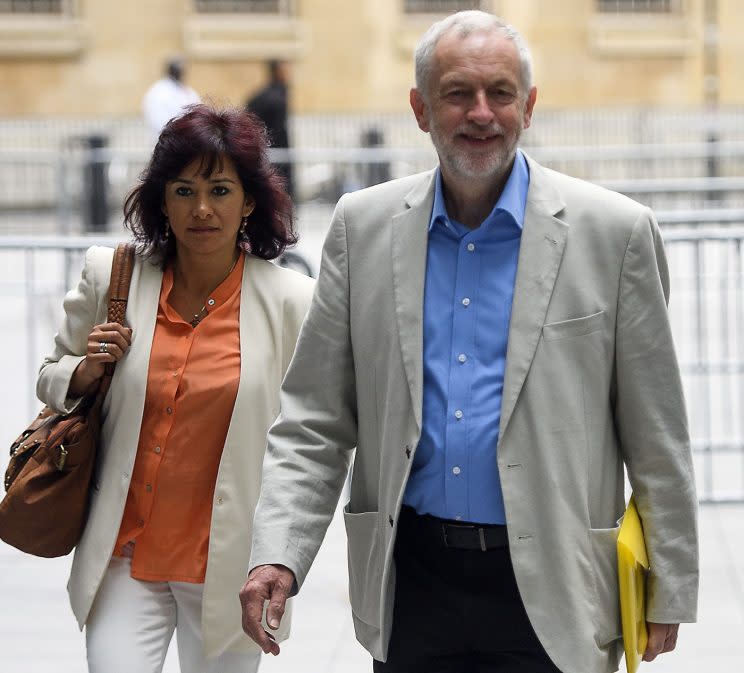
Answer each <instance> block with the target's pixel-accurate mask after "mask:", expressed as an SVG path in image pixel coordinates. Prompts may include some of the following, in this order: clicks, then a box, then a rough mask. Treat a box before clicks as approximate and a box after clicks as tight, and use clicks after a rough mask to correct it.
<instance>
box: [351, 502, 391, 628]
mask: <svg viewBox="0 0 744 673" xmlns="http://www.w3.org/2000/svg"><path fill="white" fill-rule="evenodd" d="M378 519H379V513H378V512H361V513H358V514H355V513H352V512H350V511H349V505H348V504H347V505H346V506H345V507H344V525H345V526H346V536H347V538H348V540H349V548H348V561H349V599H350V600H351V610H352V612H353V613H354V614H355V615H356V617H357V618H359V619H361V620H362V621H363V622H365V623H367V624H369V625H371V626H376V627H379V624H380V593H381V591H382V586H381V578H382V562H381V560H380V544H379V540H378V526H377V522H378Z"/></svg>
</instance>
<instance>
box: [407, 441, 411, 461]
mask: <svg viewBox="0 0 744 673" xmlns="http://www.w3.org/2000/svg"><path fill="white" fill-rule="evenodd" d="M406 458H408V459H410V458H411V445H410V444H406Z"/></svg>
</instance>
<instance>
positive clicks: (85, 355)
mask: <svg viewBox="0 0 744 673" xmlns="http://www.w3.org/2000/svg"><path fill="white" fill-rule="evenodd" d="M124 209H125V221H126V223H127V225H128V226H129V227H130V228H131V230H132V232H133V235H134V239H135V241H136V242H137V244H138V246H137V255H136V261H135V266H134V272H133V275H132V284H131V290H130V293H129V303H128V306H127V311H126V323H127V326H125V327H123V326H121V325H118V324H113V323H104V322H103V321H104V320H105V317H106V304H107V292H108V282H109V274H110V269H111V262H112V257H113V250H111V249H109V248H101V247H93V248H91V249H90V250H88V252H87V254H86V257H85V267H84V269H83V274H82V279H81V280H80V283H79V285H78V286H77V288H75V289H73V290H72V291H70V292H69V293H68V295H67V297H66V298H65V301H64V309H65V317H64V320H63V322H62V325H61V327H60V329H59V332H58V333H57V335H56V337H55V346H54V350H53V351H52V354H51V355H49V356H48V357H47V358H46V359H45V360H44V364H43V365H42V367H41V371H40V374H39V380H38V386H37V391H38V395H39V398H40V399H42V400H43V401H44V402H46V403H47V404H49V405H50V406H52V407H53V408H55V409H57V410H59V411H70V410H71V409H73V408H74V407H75V406H76V405H77V404H78V403H79V402H80V400H81V398H82V397H83V396H85V395H90V394H92V393H93V392H94V391H95V389H96V387H97V386H98V384H99V381H100V378H101V377H102V375H103V373H104V366H105V364H106V363H107V362H117V366H116V370H115V375H114V378H113V381H112V384H111V388H110V390H109V392H108V395H107V398H106V401H105V403H104V406H103V419H102V432H101V445H100V448H99V456H98V460H99V465H98V471H97V476H96V477H95V485H94V489H93V492H92V495H91V505H90V515H89V518H88V522H87V526H86V529H85V532H84V534H83V536H82V538H81V540H80V543H79V544H78V546H77V548H76V550H75V556H74V559H73V563H72V572H71V576H70V581H69V585H68V590H69V594H70V600H71V603H72V608H73V612H74V613H75V616H76V618H77V620H78V623H79V625H80V627H81V628H83V627H85V633H86V645H87V656H88V667H89V671H91V673H133V672H136V673H157V672H159V671H160V670H161V669H162V666H163V662H164V659H165V656H166V651H167V649H168V646H169V642H170V641H171V638H172V635H173V632H174V630H175V632H176V634H177V640H178V654H179V660H180V665H181V671H183V672H184V673H209V672H211V673H250V672H253V671H256V670H257V669H258V665H259V659H260V655H261V651H260V648H259V647H258V646H257V645H256V644H255V643H253V641H251V640H250V639H249V638H248V637H246V636H245V634H244V633H243V632H242V629H241V618H240V606H239V604H238V601H237V600H236V598H235V593H236V591H237V590H238V589H239V587H240V586H241V585H242V583H243V581H244V580H245V575H246V572H247V570H248V555H249V552H250V539H251V516H250V514H251V513H252V512H253V509H254V507H255V503H256V500H257V498H258V492H259V481H260V469H261V460H262V456H263V452H264V447H265V439H266V431H267V429H268V427H269V425H270V424H271V423H272V421H273V420H274V419H275V417H276V415H277V412H278V408H279V397H278V391H279V385H280V383H281V380H282V377H283V375H284V372H285V370H286V368H287V365H288V364H289V360H290V357H291V355H292V351H293V350H294V345H295V340H296V337H297V334H298V332H299V329H300V323H301V322H302V319H303V317H304V315H305V312H306V309H307V306H308V304H309V301H310V295H311V291H312V285H313V283H312V281H311V280H310V279H309V278H307V277H305V276H303V275H301V274H298V273H296V272H294V271H290V270H287V269H282V268H280V267H279V266H277V265H275V264H273V263H271V262H270V261H268V260H271V259H273V258H276V257H277V256H278V255H279V254H280V253H281V252H282V251H283V250H284V249H285V247H286V246H287V245H290V244H293V243H294V242H296V236H295V233H294V230H293V224H292V207H291V202H290V199H289V197H288V195H287V194H286V192H285V191H284V189H283V187H282V181H281V178H280V177H279V176H278V175H277V174H276V172H275V170H274V168H273V167H272V166H271V164H270V162H269V160H268V156H267V142H266V135H265V130H264V129H263V127H262V126H261V125H260V124H258V123H257V122H256V120H255V119H254V118H252V117H251V116H250V115H247V114H245V112H243V111H242V110H231V109H225V110H217V109H213V108H210V107H207V106H205V105H196V106H192V107H191V108H189V109H188V111H187V112H186V113H185V114H184V115H183V116H180V117H177V118H175V119H173V120H172V121H170V122H168V123H167V124H166V126H165V128H164V129H163V131H162V133H161V134H160V137H159V139H158V142H157V145H156V147H155V149H154V152H153V155H152V158H151V159H150V162H149V165H148V167H147V168H146V170H145V172H144V173H143V175H142V178H141V180H140V183H139V184H138V185H137V186H136V187H135V189H134V190H133V191H132V192H131V193H130V195H129V196H128V197H127V200H126V203H125V208H124ZM285 635H286V629H285V631H283V632H282V633H281V634H279V636H278V637H279V638H282V637H284V636H285Z"/></svg>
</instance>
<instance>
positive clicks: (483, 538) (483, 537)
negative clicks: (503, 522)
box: [442, 523, 488, 551]
mask: <svg viewBox="0 0 744 673" xmlns="http://www.w3.org/2000/svg"><path fill="white" fill-rule="evenodd" d="M447 526H452V527H453V528H463V529H467V530H477V531H478V541H479V542H480V548H481V551H488V547H487V546H486V531H485V530H484V528H483V527H482V526H475V525H473V524H456V523H442V537H443V538H444V546H445V547H449V546H450V544H449V540H448V539H447Z"/></svg>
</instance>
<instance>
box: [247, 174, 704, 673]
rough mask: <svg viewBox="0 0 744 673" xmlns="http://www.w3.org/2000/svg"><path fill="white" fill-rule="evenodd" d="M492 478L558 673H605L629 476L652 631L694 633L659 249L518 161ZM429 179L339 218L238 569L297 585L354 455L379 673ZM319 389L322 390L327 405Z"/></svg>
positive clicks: (356, 569)
mask: <svg viewBox="0 0 744 673" xmlns="http://www.w3.org/2000/svg"><path fill="white" fill-rule="evenodd" d="M529 168H530V187H529V193H528V197H527V208H526V215H525V222H524V230H523V234H522V242H521V248H520V253H519V262H518V269H517V276H516V284H515V291H514V303H513V309H512V315H511V322H510V326H509V344H508V351H507V364H506V374H505V381H504V393H503V405H502V416H501V427H500V437H499V442H498V445H497V447H495V452H494V456H495V460H496V461H497V463H498V468H499V473H500V477H501V483H502V488H503V494H504V502H505V506H506V516H507V522H508V532H509V543H510V552H511V557H512V561H513V564H514V570H515V574H516V578H517V583H518V585H519V589H520V592H521V595H522V599H523V601H524V605H525V607H526V610H527V613H528V615H529V617H530V620H531V622H532V625H533V626H534V629H535V631H536V632H537V635H538V637H539V638H540V641H541V642H542V644H543V646H544V647H545V649H546V650H547V652H548V654H549V655H550V657H551V658H552V659H553V661H554V662H555V664H556V665H557V666H558V668H560V669H561V670H563V671H566V673H604V672H605V671H613V670H615V669H616V668H617V663H618V657H619V653H620V648H621V641H620V640H618V638H619V636H620V623H619V618H618V594H617V581H616V560H615V558H616V557H615V538H616V535H617V525H616V524H617V520H618V518H619V517H620V515H621V514H622V512H623V506H624V502H623V465H624V464H625V466H626V467H627V470H628V474H629V477H630V480H631V482H632V486H633V489H634V491H635V494H636V498H637V501H638V506H639V510H640V513H641V515H642V516H643V519H644V523H645V528H646V537H647V542H648V551H649V556H650V559H651V566H652V569H653V572H652V575H651V578H650V582H649V591H648V612H647V617H648V619H649V620H653V621H657V622H685V621H692V620H694V619H695V612H696V597H697V584H698V567H697V534H696V506H697V500H696V496H695V490H694V481H693V473H692V463H691V456H690V449H689V441H688V431H687V425H686V418H685V405H684V401H683V397H682V387H681V383H680V377H679V374H678V367H677V362H676V359H675V354H674V348H673V344H672V335H671V331H670V327H669V321H668V317H667V310H666V301H667V297H668V290H669V288H668V280H669V278H668V273H667V266H666V261H665V257H664V252H663V249H662V243H661V237H660V235H659V230H658V228H657V225H656V223H655V221H654V219H653V216H652V214H651V212H650V211H649V210H648V209H647V208H644V207H643V206H641V205H639V204H637V203H635V202H633V201H631V200H630V199H627V198H625V197H623V196H620V195H618V194H615V193H611V192H608V191H606V190H603V189H600V188H598V187H596V186H593V185H591V184H588V183H586V182H582V181H579V180H575V179H572V178H569V177H567V176H564V175H561V174H558V173H555V172H553V171H550V170H547V169H545V168H543V167H541V166H539V165H538V164H536V163H535V162H534V161H531V160H529ZM433 197H434V174H433V172H429V173H425V174H421V175H416V176H413V177H409V178H404V179H402V180H397V181H394V182H391V183H388V184H384V185H380V186H377V187H372V188H370V189H367V190H364V191H361V192H358V193H354V194H349V195H346V196H344V197H343V198H342V199H341V201H340V202H339V204H338V207H337V209H336V212H335V215H334V217H333V223H332V225H331V229H330V232H329V234H328V237H327V240H326V243H325V249H324V253H323V258H322V267H321V272H320V277H319V279H318V287H317V290H316V294H315V297H314V300H313V303H312V305H311V308H310V311H309V313H308V316H307V319H306V321H305V324H304V327H303V329H302V332H301V334H300V339H299V341H298V346H297V350H296V352H295V355H294V358H293V360H292V364H291V365H290V368H289V371H288V373H287V376H286V379H285V381H284V384H283V388H282V394H281V404H282V412H281V415H280V417H279V419H277V422H276V423H275V425H274V426H273V427H272V429H271V431H270V433H269V448H268V450H267V454H266V457H265V460H264V476H263V487H262V492H261V498H260V500H259V504H258V507H257V511H256V517H255V520H254V538H253V552H252V556H251V562H250V565H251V567H253V566H255V565H258V564H262V563H282V564H285V565H286V566H288V567H290V568H291V569H292V570H293V571H294V572H295V574H296V577H297V583H298V586H301V585H302V582H303V581H304V579H305V576H306V574H307V572H308V569H309V567H310V564H311V562H312V560H313V558H314V556H315V554H316V551H317V549H318V546H319V544H320V542H321V539H322V537H323V534H324V531H325V528H326V526H327V525H328V521H329V519H330V517H331V515H332V513H333V510H334V506H335V503H336V501H337V498H338V495H339V492H340V490H341V486H342V483H343V480H344V474H345V470H346V466H347V464H348V463H349V461H350V458H351V456H352V454H353V452H354V451H353V450H354V447H357V448H356V454H355V457H354V462H353V473H352V481H351V489H350V500H349V502H348V503H347V504H346V508H345V513H344V517H345V521H346V529H347V533H348V540H349V554H348V556H349V576H350V586H349V592H350V598H351V607H352V612H353V616H354V625H355V628H356V635H357V638H358V640H359V641H360V642H361V643H362V644H363V645H364V646H365V647H366V648H367V649H368V650H369V652H370V653H371V654H372V655H373V656H374V657H375V658H377V659H385V657H386V653H387V645H388V641H389V637H390V632H391V628H392V627H393V626H394V625H393V624H392V616H393V598H394V587H395V564H394V562H393V543H394V539H395V535H396V530H397V522H398V513H399V509H400V505H401V499H402V496H403V492H404V489H405V486H406V481H407V479H408V474H409V471H410V469H411V463H412V459H413V453H414V451H415V448H416V445H417V443H418V440H419V437H420V433H421V409H422V379H423V374H422V372H423V364H422V363H423V360H422V357H423V356H422V342H423V335H422V322H423V320H422V313H423V295H424V275H425V269H426V250H427V226H428V222H429V218H430V214H431V209H432V203H433ZM318 382H322V385H318Z"/></svg>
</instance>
